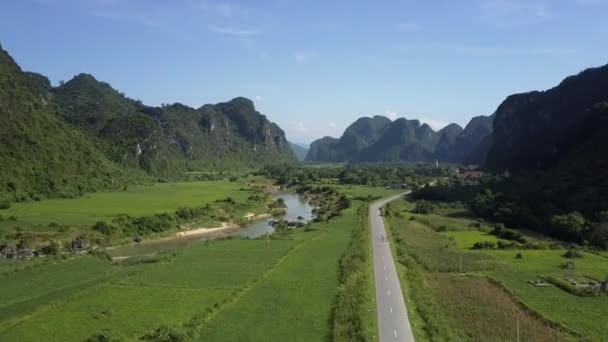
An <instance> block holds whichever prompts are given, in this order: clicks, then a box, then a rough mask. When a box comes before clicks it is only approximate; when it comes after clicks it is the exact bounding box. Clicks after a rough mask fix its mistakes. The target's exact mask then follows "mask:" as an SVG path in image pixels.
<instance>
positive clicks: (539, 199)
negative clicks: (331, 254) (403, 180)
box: [413, 173, 608, 249]
mask: <svg viewBox="0 0 608 342" xmlns="http://www.w3.org/2000/svg"><path fill="white" fill-rule="evenodd" d="M545 182H546V184H545ZM590 184H591V183H590ZM589 186H592V185H589ZM566 188H567V189H570V190H568V191H567V192H566V190H565V189H566ZM566 188H561V187H560V188H559V189H555V188H554V183H551V182H550V181H549V180H548V179H545V176H543V174H542V173H539V174H536V175H530V174H521V175H508V174H505V175H502V176H486V177H484V178H483V179H481V180H478V181H467V180H462V179H458V178H457V177H455V178H451V179H447V180H445V181H441V182H439V183H438V184H437V186H433V187H426V188H420V189H418V190H417V191H415V193H414V195H413V196H414V198H415V199H417V200H427V201H434V202H438V201H441V202H449V204H448V205H454V206H462V207H468V208H470V209H471V211H472V212H473V213H474V214H475V215H477V216H479V217H481V218H484V219H486V220H489V221H492V222H499V223H503V224H504V225H505V226H506V227H508V228H517V229H522V228H525V229H529V230H532V231H535V232H538V233H539V234H542V235H546V236H551V237H554V238H558V239H562V240H567V241H570V242H573V243H577V244H580V245H583V246H592V247H594V248H596V249H606V248H607V247H608V214H607V213H606V212H605V209H606V206H602V203H603V202H602V199H601V196H600V195H598V196H596V197H595V198H594V199H581V198H579V197H578V195H576V196H575V197H572V196H571V195H572V194H579V193H588V191H587V189H586V188H585V186H583V185H581V187H578V186H576V185H571V186H568V187H566ZM593 191H594V192H595V191H596V190H593ZM602 196H603V195H602ZM570 199H572V200H570ZM596 199H597V201H596ZM444 205H445V203H444Z"/></svg>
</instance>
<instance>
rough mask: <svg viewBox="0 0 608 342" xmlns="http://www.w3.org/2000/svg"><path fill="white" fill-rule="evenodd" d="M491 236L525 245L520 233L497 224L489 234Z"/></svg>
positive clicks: (524, 239)
mask: <svg viewBox="0 0 608 342" xmlns="http://www.w3.org/2000/svg"><path fill="white" fill-rule="evenodd" d="M491 234H492V235H495V236H498V237H499V238H502V239H505V240H513V241H517V242H519V243H526V242H527V241H526V238H524V236H523V235H521V233H520V232H518V231H515V230H512V229H508V228H505V226H504V225H502V224H497V225H496V226H494V229H493V230H492V232H491Z"/></svg>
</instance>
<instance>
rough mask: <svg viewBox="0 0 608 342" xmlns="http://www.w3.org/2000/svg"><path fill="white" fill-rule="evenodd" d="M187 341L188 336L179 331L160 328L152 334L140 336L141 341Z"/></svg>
mask: <svg viewBox="0 0 608 342" xmlns="http://www.w3.org/2000/svg"><path fill="white" fill-rule="evenodd" d="M187 339H188V335H187V334H186V333H185V332H184V331H182V330H181V329H177V328H172V327H167V326H162V327H160V328H158V329H156V330H154V331H153V332H151V333H149V334H146V335H144V336H142V338H141V340H143V341H154V342H182V341H186V340H187Z"/></svg>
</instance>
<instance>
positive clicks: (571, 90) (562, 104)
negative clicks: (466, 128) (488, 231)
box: [487, 65, 608, 171]
mask: <svg viewBox="0 0 608 342" xmlns="http://www.w3.org/2000/svg"><path fill="white" fill-rule="evenodd" d="M607 102H608V65H607V66H603V67H600V68H594V69H588V70H585V71H583V72H582V73H580V74H578V75H576V76H571V77H568V78H567V79H565V80H564V81H563V82H562V83H561V84H560V85H558V86H557V87H555V88H553V89H549V90H547V91H544V92H530V93H525V94H517V95H512V96H509V97H508V98H507V99H506V100H505V101H504V102H503V103H502V104H501V105H500V106H499V107H498V109H497V111H496V120H495V122H494V143H493V145H492V147H491V149H490V152H489V154H488V162H487V166H488V167H489V168H490V169H493V170H497V171H500V170H505V169H509V170H532V169H548V168H552V167H555V166H557V165H559V164H560V163H562V162H563V161H565V160H567V159H569V158H570V157H571V156H572V154H573V152H574V151H575V150H577V149H578V148H580V147H581V146H582V145H584V144H586V143H588V142H589V141H590V140H592V139H593V138H594V136H593V135H590V134H589V132H594V131H595V125H597V124H598V123H599V124H601V122H602V118H603V113H604V112H603V111H602V110H601V109H597V108H596V107H602V106H604V105H605V103H607Z"/></svg>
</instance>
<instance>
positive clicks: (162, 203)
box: [0, 181, 251, 226]
mask: <svg viewBox="0 0 608 342" xmlns="http://www.w3.org/2000/svg"><path fill="white" fill-rule="evenodd" d="M241 188H243V184H242V183H238V182H227V181H217V182H188V183H159V184H154V185H151V186H139V187H130V188H129V189H128V190H127V191H114V192H96V193H92V194H90V195H86V196H83V197H79V198H75V199H53V200H45V201H40V202H29V203H16V204H14V205H13V206H12V207H11V208H10V209H8V210H0V215H3V216H5V217H8V216H16V217H17V218H18V220H19V221H24V222H28V223H34V224H42V225H48V224H49V223H51V222H55V223H58V224H65V225H81V226H84V225H93V224H94V223H96V222H98V221H111V220H112V219H113V218H114V217H116V216H118V215H119V214H125V215H129V216H133V217H141V216H149V215H152V214H162V213H166V212H174V211H176V210H177V209H179V208H192V207H200V206H203V205H205V204H207V203H212V202H214V201H217V200H220V199H224V198H226V197H227V196H231V197H232V198H234V199H235V200H236V201H239V202H243V201H245V200H247V197H249V196H250V195H251V192H250V191H241V190H240V189H241Z"/></svg>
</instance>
